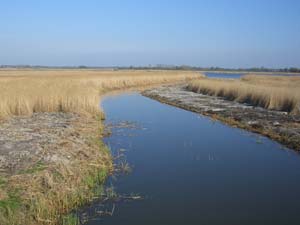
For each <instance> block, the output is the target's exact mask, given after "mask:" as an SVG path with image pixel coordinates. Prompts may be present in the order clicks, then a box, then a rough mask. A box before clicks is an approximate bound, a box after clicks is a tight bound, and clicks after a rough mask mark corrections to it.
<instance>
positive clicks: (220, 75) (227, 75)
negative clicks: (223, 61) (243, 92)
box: [204, 72, 245, 79]
mask: <svg viewBox="0 0 300 225" xmlns="http://www.w3.org/2000/svg"><path fill="white" fill-rule="evenodd" d="M204 74H205V76H207V77H209V78H230V79H239V78H241V77H242V76H243V75H245V74H242V73H214V72H206V73H204Z"/></svg>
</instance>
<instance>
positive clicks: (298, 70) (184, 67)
mask: <svg viewBox="0 0 300 225" xmlns="http://www.w3.org/2000/svg"><path fill="white" fill-rule="evenodd" d="M0 68H7V69H9V68H12V69H14V68H15V69H22V68H23V69H111V70H125V69H126V70H128V69H132V70H162V69H164V70H195V71H228V72H280V73H300V68H296V67H289V68H280V69H273V68H265V67H253V68H223V67H198V66H187V65H182V66H173V65H162V64H159V65H155V66H152V65H149V66H121V67H120V66H111V67H97V66H96V67H95V66H84V65H80V66H39V65H37V66H32V65H0Z"/></svg>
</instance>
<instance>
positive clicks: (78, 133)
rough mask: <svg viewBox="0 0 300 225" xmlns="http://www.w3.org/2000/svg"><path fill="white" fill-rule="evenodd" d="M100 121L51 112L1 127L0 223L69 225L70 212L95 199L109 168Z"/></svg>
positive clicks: (70, 219) (13, 119)
mask: <svg viewBox="0 0 300 225" xmlns="http://www.w3.org/2000/svg"><path fill="white" fill-rule="evenodd" d="M100 119H101V118H95V117H89V116H87V115H80V114H75V113H55V112H54V113H36V114H34V115H33V116H31V117H15V118H12V119H11V120H9V121H7V122H4V123H3V124H1V127H0V128H2V129H1V130H2V133H1V134H2V136H1V138H2V139H4V140H3V142H5V143H6V144H5V145H2V147H1V148H2V149H1V150H7V152H8V154H7V158H6V160H2V162H3V161H5V162H6V166H5V164H3V163H2V164H1V168H4V169H3V170H2V173H1V180H2V182H1V185H0V187H1V192H0V197H1V201H0V212H1V216H0V221H1V223H3V224H22V223H23V224H61V223H67V222H68V223H67V224H69V223H70V221H73V220H74V218H72V217H71V216H68V215H67V214H68V213H69V212H70V211H71V210H72V209H74V208H77V207H79V206H82V205H83V204H85V203H88V202H90V201H91V200H92V199H94V198H95V197H96V196H98V195H99V192H101V189H102V187H101V185H102V184H103V182H104V181H105V179H106V177H107V176H108V175H109V174H110V173H111V172H112V168H113V165H112V159H111V155H110V152H109V150H108V149H107V147H106V146H105V145H104V144H103V142H102V140H101V138H102V133H103V126H102V123H101V121H100ZM3 131H7V132H6V133H7V134H6V135H3ZM15 137H17V138H15ZM21 145H22V146H23V147H21ZM5 146H6V147H5ZM15 147H18V148H17V149H15V151H14V153H15V154H11V152H12V151H11V149H12V148H15ZM5 148H6V149H5ZM2 152H3V151H2ZM3 158H4V155H2V159H3ZM20 162H22V163H20ZM5 168H7V170H5Z"/></svg>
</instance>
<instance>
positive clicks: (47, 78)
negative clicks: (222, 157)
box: [0, 70, 200, 119]
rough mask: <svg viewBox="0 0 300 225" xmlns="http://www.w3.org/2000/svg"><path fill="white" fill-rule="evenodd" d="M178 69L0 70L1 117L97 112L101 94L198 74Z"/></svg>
mask: <svg viewBox="0 0 300 225" xmlns="http://www.w3.org/2000/svg"><path fill="white" fill-rule="evenodd" d="M199 76H200V75H199V74H196V73H193V72H182V71H180V72H177V71H97V70H9V71H7V70H0V119H1V118H7V117H10V116H14V115H31V114H32V113H34V112H58V111H59V112H85V113H86V112H87V113H92V114H95V113H97V112H99V98H100V96H101V95H102V94H104V93H106V92H108V91H112V90H119V89H126V88H130V87H143V86H147V85H154V84H163V83H170V82H179V81H186V80H190V79H195V78H197V77H199Z"/></svg>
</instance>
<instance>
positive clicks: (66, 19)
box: [0, 0, 300, 68]
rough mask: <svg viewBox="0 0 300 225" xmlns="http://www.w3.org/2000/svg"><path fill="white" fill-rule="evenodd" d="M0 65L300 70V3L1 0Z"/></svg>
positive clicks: (282, 0)
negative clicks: (155, 66) (187, 66)
mask: <svg viewBox="0 0 300 225" xmlns="http://www.w3.org/2000/svg"><path fill="white" fill-rule="evenodd" d="M0 64H31V65H50V66H55V65H56V66H62V65H70V66H72V65H74V66H77V65H88V66H114V65H120V66H129V65H149V64H152V65H154V64H173V65H181V64H187V65H195V66H220V67H234V68H236V67H253V66H257V67H260V66H265V67H274V68H278V67H291V66H295V67H300V1H299V0H169V1H168V0H97V1H96V0H94V1H93V0H48V1H42V0H26V1H24V0H0Z"/></svg>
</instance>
